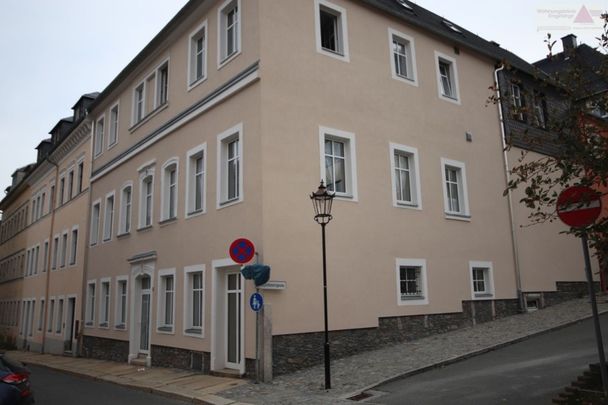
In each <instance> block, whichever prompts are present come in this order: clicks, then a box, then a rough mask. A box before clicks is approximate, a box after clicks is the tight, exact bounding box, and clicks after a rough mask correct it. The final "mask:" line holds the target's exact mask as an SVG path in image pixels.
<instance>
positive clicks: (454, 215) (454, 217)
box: [445, 212, 471, 222]
mask: <svg viewBox="0 0 608 405" xmlns="http://www.w3.org/2000/svg"><path fill="white" fill-rule="evenodd" d="M445 219H451V220H454V221H464V222H471V216H470V215H466V214H458V213H453V212H446V213H445Z"/></svg>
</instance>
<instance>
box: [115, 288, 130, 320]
mask: <svg viewBox="0 0 608 405" xmlns="http://www.w3.org/2000/svg"><path fill="white" fill-rule="evenodd" d="M123 282H124V283H126V284H125V308H124V312H125V319H124V321H125V322H124V323H119V322H118V321H119V320H120V318H121V310H122V293H121V290H120V285H121V283H123ZM114 286H115V290H114V291H115V292H116V294H115V295H116V300H115V305H114V329H115V330H120V331H125V330H127V328H128V324H129V276H117V277H116V283H115V284H114Z"/></svg>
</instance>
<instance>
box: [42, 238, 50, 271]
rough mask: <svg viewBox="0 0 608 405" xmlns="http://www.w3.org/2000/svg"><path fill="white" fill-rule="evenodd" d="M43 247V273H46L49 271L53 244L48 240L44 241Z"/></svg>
mask: <svg viewBox="0 0 608 405" xmlns="http://www.w3.org/2000/svg"><path fill="white" fill-rule="evenodd" d="M43 246H44V251H43V262H42V272H43V273H45V272H46V271H47V270H48V263H49V254H51V244H50V242H49V240H48V239H45V240H44V242H43Z"/></svg>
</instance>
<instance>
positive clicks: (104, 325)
mask: <svg viewBox="0 0 608 405" xmlns="http://www.w3.org/2000/svg"><path fill="white" fill-rule="evenodd" d="M99 328H101V329H109V328H110V325H109V324H108V323H107V322H104V323H100V324H99Z"/></svg>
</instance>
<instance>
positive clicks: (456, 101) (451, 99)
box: [439, 93, 460, 105]
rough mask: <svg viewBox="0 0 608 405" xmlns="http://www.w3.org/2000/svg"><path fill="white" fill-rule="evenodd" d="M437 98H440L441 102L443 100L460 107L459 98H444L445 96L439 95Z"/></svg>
mask: <svg viewBox="0 0 608 405" xmlns="http://www.w3.org/2000/svg"><path fill="white" fill-rule="evenodd" d="M439 98H441V99H442V100H445V101H449V102H450V103H454V104H458V105H460V97H453V96H446V95H445V94H443V93H441V94H440V95H439Z"/></svg>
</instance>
